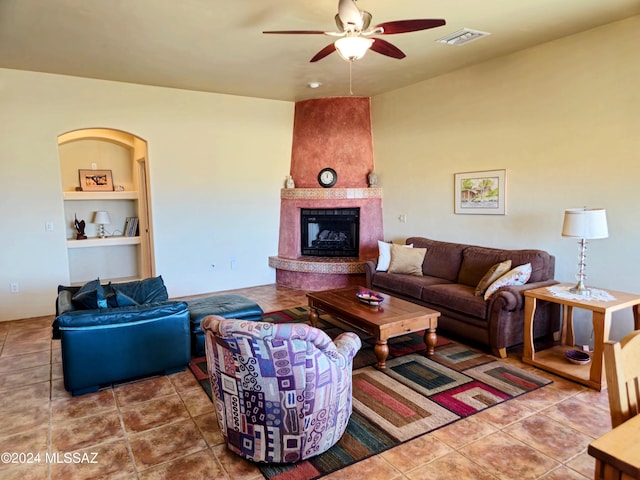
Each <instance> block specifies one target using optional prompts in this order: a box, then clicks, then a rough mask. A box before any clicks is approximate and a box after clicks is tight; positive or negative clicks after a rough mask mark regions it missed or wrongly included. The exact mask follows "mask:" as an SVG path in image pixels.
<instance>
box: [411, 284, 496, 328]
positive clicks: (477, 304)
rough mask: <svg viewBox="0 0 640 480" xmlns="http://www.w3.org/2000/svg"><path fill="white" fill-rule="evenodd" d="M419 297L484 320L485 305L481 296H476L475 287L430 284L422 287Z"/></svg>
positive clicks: (433, 303) (485, 314) (435, 304)
mask: <svg viewBox="0 0 640 480" xmlns="http://www.w3.org/2000/svg"><path fill="white" fill-rule="evenodd" d="M420 299H421V300H423V301H425V302H428V303H430V304H431V305H434V306H435V307H436V309H437V307H438V306H440V305H441V306H443V307H446V308H447V309H449V310H455V311H457V312H460V313H463V314H465V315H471V316H472V317H476V318H480V319H483V320H486V318H487V305H488V303H487V302H485V301H484V298H482V297H476V295H475V288H473V287H469V286H467V285H462V284H460V283H450V284H439V285H432V286H430V287H428V288H423V289H422V295H421V296H420Z"/></svg>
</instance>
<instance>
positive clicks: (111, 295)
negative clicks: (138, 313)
mask: <svg viewBox="0 0 640 480" xmlns="http://www.w3.org/2000/svg"><path fill="white" fill-rule="evenodd" d="M104 290H105V292H106V294H105V297H106V299H107V306H109V308H116V307H129V306H133V305H139V304H138V302H136V301H135V300H134V299H133V298H131V297H130V296H129V295H127V294H126V293H123V292H121V291H120V289H119V288H118V285H113V284H112V283H111V282H109V285H107V286H106V287H105V289H104Z"/></svg>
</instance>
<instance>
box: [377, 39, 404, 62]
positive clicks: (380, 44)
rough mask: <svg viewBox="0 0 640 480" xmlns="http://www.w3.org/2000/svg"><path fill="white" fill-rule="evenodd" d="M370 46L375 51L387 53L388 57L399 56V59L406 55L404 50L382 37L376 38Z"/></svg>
mask: <svg viewBox="0 0 640 480" xmlns="http://www.w3.org/2000/svg"><path fill="white" fill-rule="evenodd" d="M370 48H371V50H373V51H374V52H377V53H380V54H382V55H386V56H387V57H391V58H397V59H398V60H400V59H402V58H404V57H406V55H405V54H404V52H403V51H402V50H400V49H399V48H398V47H396V46H395V45H392V44H391V43H389V42H387V41H386V40H382V39H381V38H374V39H373V44H372V45H371V47H370Z"/></svg>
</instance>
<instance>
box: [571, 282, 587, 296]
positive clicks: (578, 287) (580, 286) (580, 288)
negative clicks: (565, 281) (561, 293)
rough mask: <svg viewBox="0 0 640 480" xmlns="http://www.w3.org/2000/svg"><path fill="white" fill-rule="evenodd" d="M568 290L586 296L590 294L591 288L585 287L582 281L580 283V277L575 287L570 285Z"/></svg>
mask: <svg viewBox="0 0 640 480" xmlns="http://www.w3.org/2000/svg"><path fill="white" fill-rule="evenodd" d="M569 292H571V293H574V294H576V295H583V296H585V297H588V296H589V295H591V289H589V288H587V287H586V286H585V284H584V283H582V279H580V281H579V282H578V283H577V284H576V286H575V287H571V288H570V289H569Z"/></svg>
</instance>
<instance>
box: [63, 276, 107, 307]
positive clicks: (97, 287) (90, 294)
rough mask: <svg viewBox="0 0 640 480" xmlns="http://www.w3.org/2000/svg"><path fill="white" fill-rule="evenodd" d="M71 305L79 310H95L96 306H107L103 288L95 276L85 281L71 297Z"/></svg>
mask: <svg viewBox="0 0 640 480" xmlns="http://www.w3.org/2000/svg"><path fill="white" fill-rule="evenodd" d="M71 302H72V303H73V306H74V307H75V308H77V309H79V310H95V309H97V308H107V300H106V298H105V295H104V288H103V287H102V285H101V284H100V279H99V278H97V279H95V280H92V281H90V282H87V283H85V284H84V285H83V286H82V287H81V288H80V290H78V291H77V292H76V293H75V294H74V295H73V297H71Z"/></svg>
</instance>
